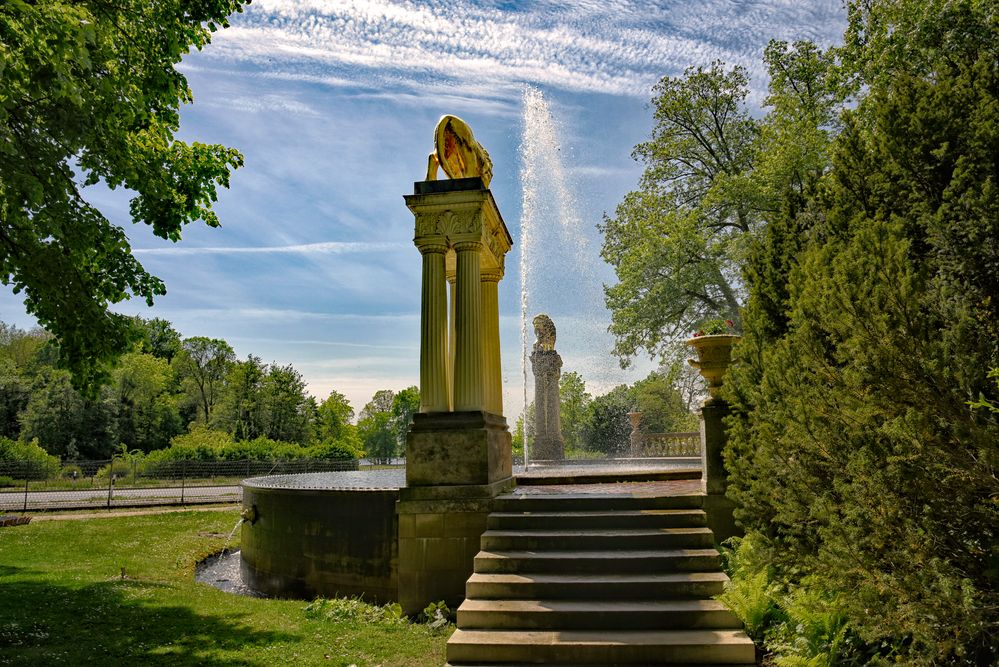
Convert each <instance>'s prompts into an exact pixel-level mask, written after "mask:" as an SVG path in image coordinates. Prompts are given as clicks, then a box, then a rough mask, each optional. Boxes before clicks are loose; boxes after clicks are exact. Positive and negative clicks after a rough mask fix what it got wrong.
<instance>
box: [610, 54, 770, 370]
mask: <svg viewBox="0 0 999 667" xmlns="http://www.w3.org/2000/svg"><path fill="white" fill-rule="evenodd" d="M747 81H748V80H747V77H746V72H745V71H744V70H743V69H742V68H739V67H736V68H734V69H731V70H728V71H726V70H725V68H724V67H723V66H722V64H721V63H717V62H716V63H713V64H712V65H711V66H710V67H708V68H703V67H697V68H690V69H688V70H687V71H686V72H685V73H684V75H683V76H682V77H665V78H663V79H662V81H660V82H659V84H657V85H656V88H655V97H654V98H653V101H652V102H653V107H654V109H655V111H654V119H655V126H654V127H653V130H652V137H651V138H650V140H649V141H647V142H645V143H642V144H639V145H638V146H636V147H635V152H634V157H635V158H636V159H638V160H640V161H642V162H643V163H644V164H645V171H644V173H643V175H642V179H641V183H640V189H639V190H637V191H635V192H631V193H628V194H627V195H626V196H625V198H624V201H622V202H621V204H619V205H618V207H617V210H616V212H615V215H616V217H614V218H611V217H605V218H604V224H603V225H602V226H601V227H600V229H601V231H602V232H603V234H604V244H603V248H602V250H601V256H602V257H603V258H604V260H606V261H607V262H608V263H609V264H611V265H612V266H613V267H614V270H615V272H616V274H617V278H618V283H617V284H616V285H612V286H609V287H606V288H605V291H606V301H607V307H608V309H610V311H611V315H612V323H611V327H610V331H611V333H613V334H614V337H615V346H614V352H615V354H617V355H618V356H619V357H620V358H621V360H622V363H626V362H627V360H628V359H629V358H630V357H632V356H634V355H635V354H636V353H637V352H638V350H639V349H640V348H644V349H645V350H646V351H648V352H649V354H651V355H653V356H656V355H658V356H660V357H662V358H664V359H665V358H668V357H671V356H673V348H674V344H675V341H676V340H677V339H678V338H680V337H686V336H685V334H686V333H687V332H690V331H693V330H694V328H695V325H696V323H698V322H700V321H702V320H704V319H706V318H710V317H722V318H723V319H732V320H735V321H738V320H739V317H740V312H739V309H740V306H741V303H742V299H743V298H744V295H743V294H742V288H741V286H740V281H739V280H738V273H739V268H740V266H741V264H742V260H743V257H744V255H745V252H746V244H747V237H748V236H749V234H750V233H751V232H752V231H753V230H754V228H755V227H756V224H757V222H758V215H757V214H756V211H755V210H754V207H753V201H752V197H750V196H748V194H747V188H748V187H749V184H748V177H749V172H750V170H751V167H752V159H753V151H754V147H753V143H754V140H755V138H756V136H757V133H758V131H759V130H758V122H757V121H755V120H753V119H752V118H751V117H750V116H749V113H748V111H747V110H746V107H745V104H744V99H745V96H746V93H747Z"/></svg>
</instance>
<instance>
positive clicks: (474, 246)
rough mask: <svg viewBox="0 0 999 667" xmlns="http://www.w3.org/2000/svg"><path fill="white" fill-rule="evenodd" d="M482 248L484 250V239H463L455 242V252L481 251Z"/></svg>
mask: <svg viewBox="0 0 999 667" xmlns="http://www.w3.org/2000/svg"><path fill="white" fill-rule="evenodd" d="M480 250H482V241H472V240H462V241H456V242H455V243H454V251H455V252H466V251H474V252H479V251H480Z"/></svg>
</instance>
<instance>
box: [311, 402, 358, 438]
mask: <svg viewBox="0 0 999 667" xmlns="http://www.w3.org/2000/svg"><path fill="white" fill-rule="evenodd" d="M352 421H354V408H352V407H351V406H350V401H348V400H347V397H346V396H344V395H343V394H341V393H340V392H338V391H336V390H333V391H331V392H330V395H329V396H327V397H326V400H324V401H323V402H322V403H320V404H319V407H318V408H317V409H316V425H315V439H316V441H318V442H321V443H322V442H333V441H336V440H340V439H341V438H343V437H344V436H345V435H346V434H347V431H348V427H349V426H351V422H352Z"/></svg>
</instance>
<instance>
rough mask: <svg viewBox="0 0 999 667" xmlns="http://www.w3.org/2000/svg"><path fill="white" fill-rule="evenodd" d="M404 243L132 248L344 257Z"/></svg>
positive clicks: (181, 252) (139, 250) (142, 251)
mask: <svg viewBox="0 0 999 667" xmlns="http://www.w3.org/2000/svg"><path fill="white" fill-rule="evenodd" d="M408 247H409V245H408V244H405V243H371V242H366V241H323V242H321V243H296V244H291V245H282V246H227V247H201V248H199V247H191V246H173V247H168V248H133V250H132V252H135V253H138V254H142V255H274V254H301V255H344V254H348V253H366V252H383V251H385V250H399V249H401V248H408Z"/></svg>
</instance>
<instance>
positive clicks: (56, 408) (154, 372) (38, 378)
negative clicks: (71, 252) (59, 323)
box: [0, 318, 420, 461]
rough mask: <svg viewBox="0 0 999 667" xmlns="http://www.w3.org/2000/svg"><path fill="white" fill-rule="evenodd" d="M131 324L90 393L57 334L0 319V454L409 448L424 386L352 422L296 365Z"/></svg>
mask: <svg viewBox="0 0 999 667" xmlns="http://www.w3.org/2000/svg"><path fill="white" fill-rule="evenodd" d="M134 324H135V326H136V328H137V329H138V330H139V331H140V332H141V335H140V337H139V338H138V340H137V341H136V342H135V343H134V345H133V347H132V349H131V350H130V351H129V352H127V353H126V354H124V355H123V356H122V357H121V359H120V360H119V363H118V365H117V366H116V367H115V368H114V369H112V370H111V372H110V374H109V380H108V382H107V383H105V384H104V385H103V386H101V387H99V388H98V389H97V390H96V391H92V392H85V391H80V390H78V389H77V388H76V387H75V386H74V385H73V383H72V381H71V376H70V372H69V371H67V370H65V369H64V368H62V366H63V365H64V364H60V354H61V351H60V347H59V344H58V342H57V340H56V339H55V338H54V337H53V336H52V335H51V334H49V333H48V332H46V331H44V330H42V329H33V330H30V331H25V330H22V329H19V328H17V327H14V326H11V325H8V324H5V323H2V322H0V438H3V439H5V440H6V441H8V443H9V445H8V446H7V447H6V449H4V450H3V451H5V452H8V453H9V454H10V455H11V456H13V455H14V454H13V452H15V451H21V452H23V451H26V450H24V449H23V448H15V447H14V446H13V444H10V443H13V442H21V443H31V442H35V443H36V444H37V445H38V446H39V447H40V448H41V449H43V450H44V451H45V452H47V453H49V454H51V455H55V456H58V457H60V458H61V459H62V460H63V461H75V460H81V459H106V458H110V457H111V456H112V455H113V454H114V453H115V452H118V451H121V450H124V451H129V452H141V453H149V452H153V451H157V450H163V449H165V448H168V447H171V443H173V444H174V445H176V450H177V451H176V452H175V455H177V456H187V457H194V458H198V457H201V458H204V456H205V453H204V452H206V451H216V452H222V451H223V449H225V448H226V447H228V449H227V450H226V451H229V452H230V454H223V453H217V456H220V457H226V456H230V455H235V452H237V451H238V452H244V453H245V452H251V451H252V452H253V453H254V455H253V456H250V458H259V457H260V456H263V455H264V453H265V452H267V451H271V452H273V453H274V455H275V456H281V457H289V456H291V455H293V454H300V453H301V452H297V451H296V450H294V449H289V448H288V446H289V445H290V446H292V447H298V448H299V449H302V450H303V451H304V450H305V449H307V448H309V451H310V452H312V453H314V454H315V455H316V456H317V457H321V456H326V457H328V458H356V457H359V456H362V455H364V454H365V453H367V454H368V455H369V456H372V457H375V458H379V459H390V458H393V457H395V456H398V455H400V454H401V453H402V452H404V450H405V433H406V430H407V428H408V427H409V423H410V421H411V419H412V414H413V413H414V412H416V410H418V409H419V403H420V398H419V390H418V389H417V388H416V387H409V388H408V389H404V390H402V391H400V392H398V393H395V392H392V391H390V390H380V391H378V392H376V393H375V395H374V397H373V398H372V400H371V401H370V402H369V403H368V404H367V405H365V406H364V408H363V409H362V410H361V413H360V415H359V416H358V417H359V418H358V421H357V423H356V424H355V423H354V420H355V413H354V409H353V407H352V406H351V405H350V403H349V402H348V401H347V399H346V397H345V396H344V395H343V394H341V393H340V392H337V391H332V392H331V393H330V394H329V396H327V397H326V398H325V399H323V400H322V401H318V400H317V399H316V398H315V397H313V396H311V395H309V393H308V392H307V391H306V385H305V381H304V380H303V378H302V375H301V373H299V372H298V371H297V370H295V368H294V367H293V366H291V365H290V364H289V365H281V364H278V363H271V364H267V363H264V362H263V361H262V360H261V359H260V357H257V356H254V355H252V354H251V355H249V356H248V357H247V358H246V359H244V360H239V359H237V358H236V355H235V352H234V351H233V349H232V347H231V346H230V345H229V344H228V343H227V342H226V341H224V340H222V339H218V338H206V337H203V336H195V337H191V338H183V337H182V336H181V335H180V333H179V332H178V331H176V330H175V329H174V328H173V326H171V324H170V323H169V322H167V321H166V320H163V319H159V318H156V319H151V320H146V319H142V318H135V321H134ZM226 443H229V444H228V445H227V444H226ZM236 443H255V444H254V445H253V447H249V448H248V447H247V446H246V445H240V446H239V447H236V446H235V445H236ZM199 448H200V449H199ZM220 448H221V449H220ZM184 452H186V454H185V453H184ZM194 452H201V453H200V454H197V453H194Z"/></svg>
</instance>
